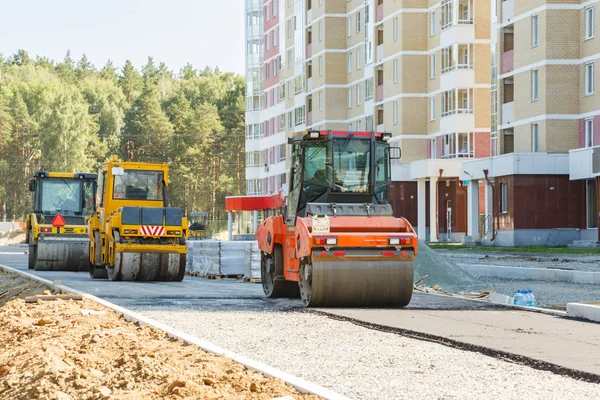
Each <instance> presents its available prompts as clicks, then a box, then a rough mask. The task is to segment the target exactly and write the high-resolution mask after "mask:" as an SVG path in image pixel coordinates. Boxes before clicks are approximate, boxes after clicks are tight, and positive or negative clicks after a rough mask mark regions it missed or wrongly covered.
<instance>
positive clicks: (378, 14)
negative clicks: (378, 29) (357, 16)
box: [375, 3, 383, 22]
mask: <svg viewBox="0 0 600 400" xmlns="http://www.w3.org/2000/svg"><path fill="white" fill-rule="evenodd" d="M376 17H377V21H375V22H380V21H382V20H383V3H381V4H380V5H378V6H377V12H376Z"/></svg>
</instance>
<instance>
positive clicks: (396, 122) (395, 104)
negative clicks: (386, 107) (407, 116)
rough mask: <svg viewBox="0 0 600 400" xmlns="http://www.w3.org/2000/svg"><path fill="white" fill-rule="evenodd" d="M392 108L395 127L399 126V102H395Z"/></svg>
mask: <svg viewBox="0 0 600 400" xmlns="http://www.w3.org/2000/svg"><path fill="white" fill-rule="evenodd" d="M392 107H394V110H393V112H394V125H398V100H394V102H393V103H392Z"/></svg>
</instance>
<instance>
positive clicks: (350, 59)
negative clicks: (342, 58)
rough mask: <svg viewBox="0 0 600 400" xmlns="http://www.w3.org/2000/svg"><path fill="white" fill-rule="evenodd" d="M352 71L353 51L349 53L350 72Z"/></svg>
mask: <svg viewBox="0 0 600 400" xmlns="http://www.w3.org/2000/svg"><path fill="white" fill-rule="evenodd" d="M350 72H352V53H348V73H350Z"/></svg>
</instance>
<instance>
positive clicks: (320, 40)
mask: <svg viewBox="0 0 600 400" xmlns="http://www.w3.org/2000/svg"><path fill="white" fill-rule="evenodd" d="M322 41H323V21H319V42H322Z"/></svg>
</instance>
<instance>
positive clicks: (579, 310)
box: [567, 303, 600, 322]
mask: <svg viewBox="0 0 600 400" xmlns="http://www.w3.org/2000/svg"><path fill="white" fill-rule="evenodd" d="M567 317H571V318H583V319H587V320H589V321H594V322H600V307H599V306H597V305H592V304H581V303H567Z"/></svg>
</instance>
